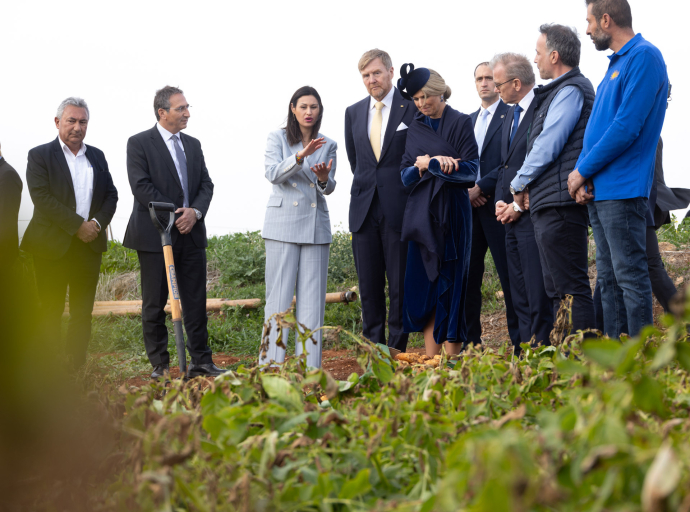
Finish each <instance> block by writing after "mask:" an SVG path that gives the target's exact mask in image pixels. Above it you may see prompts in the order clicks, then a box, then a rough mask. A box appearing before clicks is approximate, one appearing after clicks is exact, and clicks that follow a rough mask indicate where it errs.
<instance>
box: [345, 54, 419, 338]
mask: <svg viewBox="0 0 690 512" xmlns="http://www.w3.org/2000/svg"><path fill="white" fill-rule="evenodd" d="M359 71H360V73H361V75H362V80H363V82H364V85H365V87H366V88H367V91H368V92H369V96H367V97H366V98H364V99H363V100H362V101H359V102H357V103H355V104H354V105H351V106H350V107H348V108H347V110H346V111H345V148H346V149H347V158H348V160H349V161H350V167H351V169H352V172H353V174H354V179H353V182H352V190H351V198H350V231H351V232H352V252H353V253H354V258H355V267H356V268H357V276H358V278H359V289H360V297H361V301H362V320H363V326H362V329H363V334H364V337H365V338H367V339H369V340H370V341H372V342H374V343H381V344H384V345H385V344H386V292H385V288H386V277H387V278H388V294H389V299H390V309H389V311H388V345H389V346H391V347H393V348H396V349H398V350H402V351H405V349H406V347H407V339H408V335H407V334H405V333H404V332H403V323H402V305H403V283H404V281H405V267H406V263H407V244H406V243H402V242H401V241H400V239H401V231H402V220H403V214H404V212H405V204H406V203H407V197H408V195H409V193H410V192H411V188H410V189H408V188H406V187H404V186H403V184H402V180H401V178H400V163H401V161H402V157H403V154H404V153H405V142H406V141H407V127H408V126H410V124H411V123H412V119H413V117H414V114H415V112H416V110H417V109H416V108H415V106H414V104H413V103H412V102H411V101H408V100H406V99H404V98H403V97H402V95H401V94H400V92H399V91H398V90H397V89H396V88H395V87H393V75H394V70H393V64H392V62H391V58H390V56H389V55H388V54H387V53H386V52H384V51H381V50H370V51H368V52H366V53H365V54H364V55H363V56H362V58H361V59H360V61H359Z"/></svg>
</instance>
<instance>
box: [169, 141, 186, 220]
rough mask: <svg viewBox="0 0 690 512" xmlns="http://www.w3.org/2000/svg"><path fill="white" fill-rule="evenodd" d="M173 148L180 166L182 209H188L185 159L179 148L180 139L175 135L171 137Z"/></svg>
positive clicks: (180, 147)
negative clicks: (182, 194)
mask: <svg viewBox="0 0 690 512" xmlns="http://www.w3.org/2000/svg"><path fill="white" fill-rule="evenodd" d="M172 140H173V146H175V155H176V156H177V163H178V164H179V166H180V181H181V182H182V192H184V205H183V206H184V207H185V208H189V188H188V186H187V157H185V155H184V151H182V146H180V138H179V137H178V136H177V135H173V136H172Z"/></svg>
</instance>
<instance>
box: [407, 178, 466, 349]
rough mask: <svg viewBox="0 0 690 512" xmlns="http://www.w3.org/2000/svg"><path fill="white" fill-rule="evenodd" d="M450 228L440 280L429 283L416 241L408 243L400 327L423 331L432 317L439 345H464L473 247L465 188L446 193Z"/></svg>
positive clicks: (435, 336)
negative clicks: (401, 323) (447, 343)
mask: <svg viewBox="0 0 690 512" xmlns="http://www.w3.org/2000/svg"><path fill="white" fill-rule="evenodd" d="M448 199H449V201H448V204H449V207H450V209H451V211H450V213H451V215H450V220H451V222H450V229H449V230H448V231H447V232H446V234H445V239H444V245H445V247H444V251H445V254H444V258H443V262H442V264H441V270H440V273H439V277H438V278H437V279H436V281H433V282H432V281H429V278H428V277H427V274H426V271H425V270H424V264H423V262H422V256H421V253H420V251H419V245H418V244H417V242H409V243H408V249H407V268H406V270H405V296H404V299H403V328H404V330H405V332H406V333H410V332H422V331H423V330H424V327H425V326H426V324H427V323H428V322H429V319H430V318H431V316H432V315H433V314H434V312H436V318H435V321H434V340H436V343H438V344H441V343H443V342H445V341H449V342H451V343H465V342H466V341H467V326H466V324H465V294H466V291H467V277H468V274H469V267H470V249H471V245H472V205H471V204H470V198H469V195H468V193H467V189H464V188H459V187H452V188H450V190H449V197H448Z"/></svg>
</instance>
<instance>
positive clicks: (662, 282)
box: [594, 226, 678, 332]
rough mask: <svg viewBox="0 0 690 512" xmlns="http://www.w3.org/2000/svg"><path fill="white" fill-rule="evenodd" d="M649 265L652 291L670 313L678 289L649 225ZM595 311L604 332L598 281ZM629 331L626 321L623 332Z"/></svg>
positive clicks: (595, 291)
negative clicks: (669, 275)
mask: <svg viewBox="0 0 690 512" xmlns="http://www.w3.org/2000/svg"><path fill="white" fill-rule="evenodd" d="M647 265H648V267H649V280H650V281H651V282H652V293H654V296H655V297H656V300H658V301H659V304H661V307H662V308H664V312H666V313H668V312H669V311H670V310H669V302H670V301H671V297H673V296H674V295H675V294H676V293H677V292H678V290H676V286H675V285H674V284H673V281H672V280H671V278H670V277H668V273H667V272H666V267H664V262H663V261H662V260H661V253H659V240H658V239H657V237H656V231H655V230H654V226H647ZM594 312H595V314H596V315H595V316H596V328H597V329H599V330H600V331H602V332H603V330H604V308H603V307H602V305H601V288H600V287H599V282H598V281H597V286H596V288H595V289H594ZM627 331H628V323H627V322H625V324H624V326H623V332H627Z"/></svg>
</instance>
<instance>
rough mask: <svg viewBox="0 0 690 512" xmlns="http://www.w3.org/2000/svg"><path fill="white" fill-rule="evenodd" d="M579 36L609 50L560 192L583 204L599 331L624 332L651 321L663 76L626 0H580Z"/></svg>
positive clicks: (659, 58) (659, 61) (657, 57)
mask: <svg viewBox="0 0 690 512" xmlns="http://www.w3.org/2000/svg"><path fill="white" fill-rule="evenodd" d="M586 4H587V22H588V26H587V35H589V36H590V37H591V38H592V41H593V42H594V46H595V47H596V49H597V50H599V51H605V50H608V49H611V50H613V52H614V53H613V54H612V55H610V56H609V59H610V60H611V62H610V63H609V69H608V71H607V73H606V76H605V77H604V79H603V80H602V82H601V84H599V88H598V89H597V96H596V100H595V103H594V108H593V110H592V114H591V116H590V118H589V124H588V125H587V130H586V132H585V139H584V143H583V145H584V147H583V149H582V153H581V154H580V158H579V160H578V162H577V165H576V168H575V170H574V171H573V172H572V173H571V174H570V176H569V178H568V190H569V192H570V194H571V196H573V197H574V198H575V199H576V200H577V201H578V202H579V203H580V204H587V203H588V207H589V218H590V222H591V224H592V231H593V232H594V240H595V242H596V244H597V273H598V277H597V280H598V282H599V285H600V287H601V292H602V303H603V309H604V330H605V331H606V334H608V335H609V336H613V337H619V336H620V334H621V330H622V329H623V325H624V324H625V320H626V319H627V325H628V329H629V331H630V332H629V333H627V334H630V335H633V336H634V335H637V334H638V333H639V332H640V330H641V329H642V327H643V326H645V325H649V324H651V323H652V322H653V316H652V288H651V283H650V281H649V271H648V268H647V256H646V242H645V230H646V219H645V214H646V212H647V200H648V198H649V193H650V190H651V188H652V180H653V179H654V158H655V153H656V146H657V143H658V141H659V136H660V135H661V127H662V125H663V123H664V116H665V113H666V97H667V92H668V76H667V74H666V64H665V63H664V59H663V57H662V55H661V52H660V51H659V50H658V49H657V48H656V47H655V46H654V45H652V44H651V43H649V42H647V41H646V40H645V39H644V38H643V37H642V35H641V34H635V32H634V31H633V29H632V14H631V11H630V5H629V4H628V2H627V0H586Z"/></svg>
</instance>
